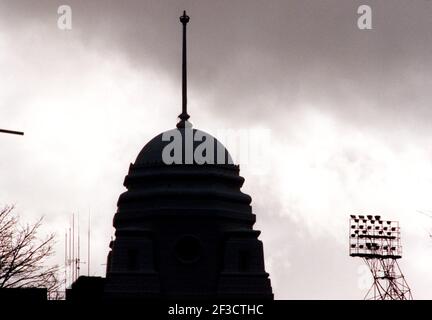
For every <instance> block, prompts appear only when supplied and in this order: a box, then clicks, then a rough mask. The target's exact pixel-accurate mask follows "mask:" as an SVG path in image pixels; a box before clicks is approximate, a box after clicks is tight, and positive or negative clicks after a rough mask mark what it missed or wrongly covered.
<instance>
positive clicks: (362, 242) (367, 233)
mask: <svg viewBox="0 0 432 320" xmlns="http://www.w3.org/2000/svg"><path fill="white" fill-rule="evenodd" d="M349 228H350V229H349V252H350V256H352V257H355V256H357V257H365V258H393V259H398V258H401V257H402V246H401V243H400V228H399V222H397V221H387V220H382V219H381V217H380V216H378V215H375V216H373V215H351V216H350V225H349Z"/></svg>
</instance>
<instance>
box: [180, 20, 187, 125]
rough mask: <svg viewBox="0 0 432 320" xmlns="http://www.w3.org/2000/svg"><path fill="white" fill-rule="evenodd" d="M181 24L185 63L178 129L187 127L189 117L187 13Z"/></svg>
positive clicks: (183, 65)
mask: <svg viewBox="0 0 432 320" xmlns="http://www.w3.org/2000/svg"><path fill="white" fill-rule="evenodd" d="M180 22H181V23H182V24H183V62H182V113H181V114H180V115H179V118H180V122H179V123H177V128H184V127H185V126H187V124H186V123H187V120H188V119H189V115H188V113H187V73H186V25H187V23H188V22H189V16H188V15H186V11H183V15H182V16H181V17H180Z"/></svg>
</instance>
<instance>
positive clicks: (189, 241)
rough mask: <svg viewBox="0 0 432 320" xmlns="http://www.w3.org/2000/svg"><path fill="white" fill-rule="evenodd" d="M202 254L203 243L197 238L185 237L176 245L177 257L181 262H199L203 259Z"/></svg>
mask: <svg viewBox="0 0 432 320" xmlns="http://www.w3.org/2000/svg"><path fill="white" fill-rule="evenodd" d="M201 254H202V247H201V241H200V240H199V239H198V238H197V237H195V236H191V235H187V236H183V237H182V238H180V239H179V240H178V241H177V243H176V245H175V255H176V257H177V259H179V260H180V261H181V262H184V263H193V262H197V261H198V260H199V258H200V257H201Z"/></svg>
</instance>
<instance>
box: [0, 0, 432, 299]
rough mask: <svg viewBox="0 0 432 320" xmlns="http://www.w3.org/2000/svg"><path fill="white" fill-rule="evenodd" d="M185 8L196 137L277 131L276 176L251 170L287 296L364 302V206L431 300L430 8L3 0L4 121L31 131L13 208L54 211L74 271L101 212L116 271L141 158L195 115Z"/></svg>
mask: <svg viewBox="0 0 432 320" xmlns="http://www.w3.org/2000/svg"><path fill="white" fill-rule="evenodd" d="M62 4H67V5H69V6H70V7H71V8H72V29H71V30H60V29H59V28H58V26H57V19H58V17H59V15H58V14H57V8H58V6H59V5H62ZM362 4H367V5H369V6H371V8H372V26H373V29H372V30H359V29H358V27H357V19H358V17H359V15H358V14H357V8H358V7H359V6H360V5H362ZM184 9H186V10H187V12H188V14H189V16H190V17H191V21H190V23H189V25H188V55H189V58H188V59H189V67H188V75H189V80H188V84H189V114H190V115H191V122H192V123H193V124H194V127H195V128H199V129H202V130H204V131H208V132H211V133H214V134H215V136H216V137H218V135H217V132H218V130H219V131H220V130H222V131H223V130H234V131H236V130H237V131H239V130H243V131H245V132H248V133H249V134H250V135H249V137H252V136H253V134H254V132H257V131H260V130H261V131H265V132H267V133H268V136H269V137H270V140H269V142H270V143H268V144H266V145H262V143H258V142H257V140H256V139H253V138H250V139H249V140H248V145H249V147H250V149H251V150H252V149H254V148H255V150H257V149H258V150H259V154H260V155H261V156H263V155H265V159H266V162H265V165H264V166H263V167H264V170H257V168H256V166H254V165H251V162H253V160H254V159H249V160H250V161H246V163H244V164H243V163H241V174H242V175H243V176H244V177H245V178H246V182H245V185H244V188H243V190H244V192H246V193H249V194H250V195H251V196H252V199H253V202H252V205H253V210H254V213H255V214H256V215H257V223H256V228H257V229H259V230H261V231H262V234H261V236H260V238H261V240H263V242H264V251H265V256H266V269H267V271H268V272H270V276H271V281H272V285H273V288H274V291H275V296H276V298H278V299H304V298H311V299H333V298H340V299H361V298H363V295H364V294H365V293H366V291H367V290H366V289H365V288H364V287H363V286H362V285H361V283H362V280H363V278H364V277H365V270H364V268H362V265H363V264H362V261H361V260H360V259H354V258H350V257H349V256H348V244H347V240H348V217H349V214H352V213H357V214H358V213H366V214H381V215H382V216H383V218H385V219H394V220H399V221H400V222H401V227H402V241H403V246H404V247H403V250H404V252H403V256H404V257H403V259H402V260H401V263H400V265H401V267H402V270H403V271H404V273H405V276H406V279H407V281H408V283H409V285H410V286H411V287H412V290H413V295H414V298H417V299H420V298H423V299H425V298H429V299H431V298H432V290H431V289H430V288H432V275H431V272H430V270H431V267H432V239H431V238H429V233H430V232H431V231H432V218H429V217H427V215H425V214H422V213H421V212H423V213H428V214H432V197H431V195H430V192H431V190H432V162H431V160H432V142H431V139H430V137H431V135H432V126H431V125H430V124H431V119H432V107H431V104H430V102H431V101H432V90H431V87H432V72H431V71H432V60H431V59H430V57H431V56H432V1H428V0H410V1H407V0H388V1H384V0H381V1H371V0H368V1H366V0H365V1H343V0H327V1H320V0H314V1H311V0H298V1H288V0H279V1H278V0H268V1H258V0H257V1H254V0H230V1H209V0H207V1H206V0H200V1H197V0H195V1H182V0H175V1H94V0H93V1H78V0H74V1H72V0H69V1H61V2H60V1H46V0H41V1H37V2H36V1H22V0H17V1H6V0H0V128H4V129H15V130H22V131H25V135H24V137H20V136H12V135H5V134H0V144H1V148H0V204H1V205H3V204H16V207H17V212H19V213H20V215H21V217H22V219H23V221H33V220H35V219H37V218H38V217H40V216H42V215H44V216H45V226H44V232H51V231H54V232H56V233H57V235H58V244H57V257H56V261H58V262H59V263H62V262H63V259H64V257H63V247H64V242H63V241H64V232H65V229H66V228H67V227H68V226H69V220H70V216H71V214H72V212H75V213H79V214H80V219H81V229H85V228H86V227H87V215H88V212H89V211H90V212H91V216H92V257H91V274H92V275H104V274H105V271H104V270H105V266H104V265H103V264H105V260H106V255H107V253H108V244H109V241H110V237H111V236H112V235H113V229H112V218H113V215H114V213H115V211H116V203H117V199H118V196H119V195H120V193H122V192H123V191H124V187H123V186H122V183H123V179H124V176H125V175H126V174H127V171H128V167H129V163H131V162H133V161H134V159H135V157H136V156H137V154H138V153H139V151H140V149H141V148H142V147H143V146H144V144H145V143H146V142H147V141H149V140H150V139H151V138H152V137H153V136H156V135H157V134H158V133H160V132H162V131H165V130H168V129H172V128H173V127H174V126H175V124H176V121H177V120H176V116H177V115H178V114H179V113H180V111H181V96H180V94H181V82H180V79H181V73H180V72H181V69H180V67H181V42H180V41H181V24H180V23H179V21H178V17H179V16H180V15H181V13H182V11H183V10H184ZM227 147H228V149H229V150H232V149H236V146H235V145H234V144H230V143H229V142H227ZM261 169H263V168H262V163H261ZM82 231H83V230H82ZM82 246H83V247H85V237H84V231H83V234H82ZM82 253H83V257H82V258H83V260H87V258H86V249H85V248H84V249H82ZM82 270H83V273H86V270H87V268H86V266H83V269H82Z"/></svg>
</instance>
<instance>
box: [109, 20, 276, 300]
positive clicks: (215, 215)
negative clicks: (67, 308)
mask: <svg viewBox="0 0 432 320" xmlns="http://www.w3.org/2000/svg"><path fill="white" fill-rule="evenodd" d="M180 22H181V23H182V25H183V58H182V69H183V87H182V112H181V114H180V115H179V118H180V121H179V122H178V124H177V128H175V129H172V130H169V131H166V132H164V133H161V134H159V135H157V136H156V137H155V138H153V139H152V140H151V141H150V142H148V143H147V144H146V145H145V146H144V147H143V149H142V150H141V152H140V153H139V154H138V157H137V158H136V160H135V162H134V163H133V164H130V167H129V172H128V175H127V176H126V178H125V180H124V186H125V187H126V188H127V191H126V192H124V193H123V194H121V195H120V197H119V200H118V203H117V207H118V209H117V212H116V214H115V216H114V221H113V225H114V227H115V229H116V232H115V239H114V240H112V241H111V243H110V248H111V251H110V252H109V254H108V258H107V276H106V285H105V298H106V299H127V300H130V299H147V298H151V299H154V298H180V299H185V298H191V299H206V298H243V299H251V298H254V299H272V298H273V293H272V288H271V284H270V279H269V274H268V273H267V272H266V271H265V267H264V254H263V244H262V242H261V241H260V240H259V239H258V236H259V234H260V232H259V231H257V230H254V229H253V225H254V224H255V215H254V214H253V213H252V208H251V205H250V203H251V200H252V199H251V197H250V196H249V195H247V194H244V193H243V192H242V191H241V190H240V189H241V187H242V185H243V183H244V178H243V177H241V176H240V174H239V166H237V165H234V164H233V162H232V159H231V156H230V155H229V153H228V150H226V148H225V147H224V146H223V145H222V144H221V143H220V142H219V141H217V140H216V139H215V138H214V137H212V136H211V135H209V134H207V133H205V132H203V131H200V130H197V129H192V124H191V123H190V122H188V119H189V114H188V113H187V86H186V24H187V23H188V22H189V17H188V16H187V15H186V12H184V13H183V15H182V16H181V17H180ZM197 137H199V138H198V139H197ZM167 138H168V139H167ZM203 143H205V144H206V146H207V147H206V152H205V161H204V162H201V161H200V160H197V158H196V156H195V155H196V154H197V153H199V154H201V152H200V151H202V149H201V148H202V144H203ZM173 144H174V149H173V150H171V149H170V147H171V146H173ZM177 147H179V150H180V154H179V158H177V160H179V162H174V163H167V161H166V156H167V153H166V152H165V151H166V150H167V149H168V150H171V151H173V152H174V154H177V151H178V150H177ZM168 154H169V155H171V152H168ZM191 156H192V157H191Z"/></svg>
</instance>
